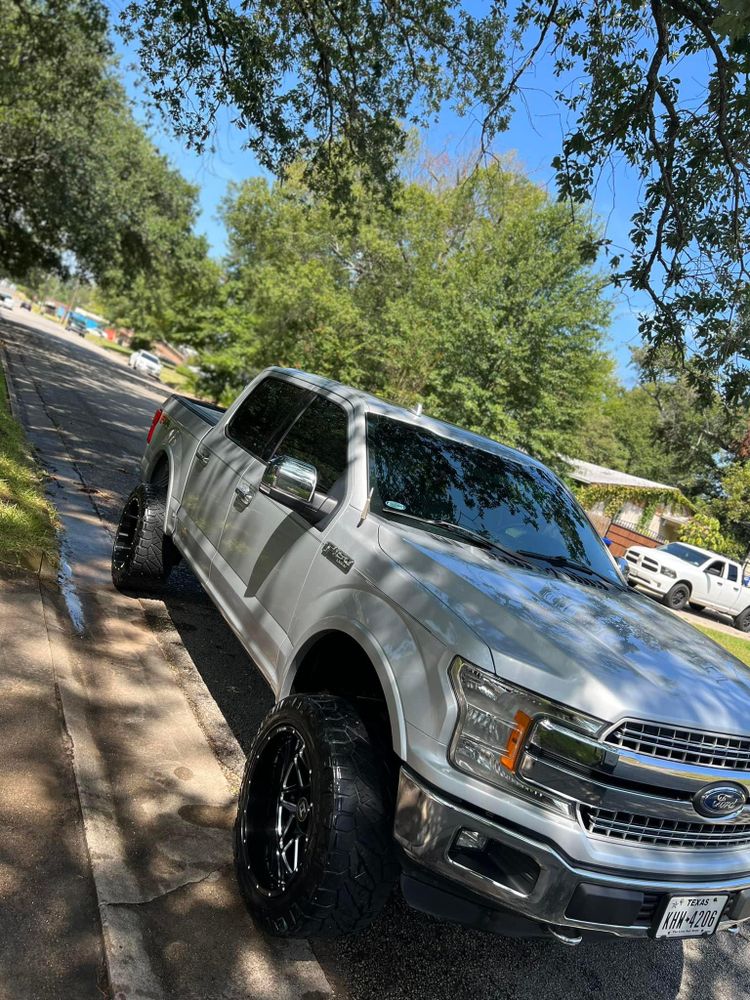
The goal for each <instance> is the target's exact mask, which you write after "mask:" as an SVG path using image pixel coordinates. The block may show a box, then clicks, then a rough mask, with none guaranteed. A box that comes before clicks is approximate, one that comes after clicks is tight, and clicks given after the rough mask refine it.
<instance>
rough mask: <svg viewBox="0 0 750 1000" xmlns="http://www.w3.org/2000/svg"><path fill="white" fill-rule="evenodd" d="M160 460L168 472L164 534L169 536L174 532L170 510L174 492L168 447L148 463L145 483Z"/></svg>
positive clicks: (148, 480) (172, 462)
mask: <svg viewBox="0 0 750 1000" xmlns="http://www.w3.org/2000/svg"><path fill="white" fill-rule="evenodd" d="M162 460H164V461H165V462H166V463H167V469H168V472H169V481H168V484H167V505H166V506H167V512H166V517H165V520H164V533H165V534H167V535H171V534H172V532H173V531H174V511H173V510H172V494H173V492H174V458H173V456H172V452H171V450H170V449H169V448H168V447H163V448H162V449H161V451H159V452H158V454H157V455H155V456H154V460H153V461H152V462H150V463H149V470H148V478H147V480H146V482H151V480H152V479H153V475H154V471H155V470H156V469H157V468H158V466H159V465H160V464H161V462H162Z"/></svg>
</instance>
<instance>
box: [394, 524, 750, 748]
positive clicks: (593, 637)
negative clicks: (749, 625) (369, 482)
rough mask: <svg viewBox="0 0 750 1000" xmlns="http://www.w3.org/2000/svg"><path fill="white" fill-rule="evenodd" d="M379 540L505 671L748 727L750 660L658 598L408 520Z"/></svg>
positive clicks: (636, 713)
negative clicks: (516, 558)
mask: <svg viewBox="0 0 750 1000" xmlns="http://www.w3.org/2000/svg"><path fill="white" fill-rule="evenodd" d="M379 541H380V547H381V549H382V550H383V552H384V553H385V554H386V555H387V556H388V557H389V558H390V559H393V560H394V561H395V562H397V563H398V564H399V565H400V566H401V567H402V568H403V569H404V570H405V571H406V572H407V573H409V574H410V575H411V576H412V577H414V579H415V580H416V581H417V582H418V583H419V585H420V586H422V587H423V588H425V589H426V590H428V591H429V592H430V593H431V594H433V595H434V597H435V598H437V599H438V600H439V601H441V602H442V603H443V604H444V605H445V607H446V608H447V609H449V610H450V611H451V612H452V613H454V614H456V615H458V616H459V617H460V618H461V620H462V621H463V622H464V623H465V624H466V625H467V626H468V627H469V628H471V629H472V631H473V632H474V633H475V634H476V635H477V636H478V637H479V638H481V639H482V640H483V641H484V642H485V643H486V644H487V646H489V648H490V650H491V652H492V658H493V662H494V665H495V670H496V672H497V674H498V675H499V676H501V677H503V678H505V679H506V680H508V681H511V682H513V683H515V684H519V685H521V686H522V687H525V688H529V689H530V690H532V691H536V692H538V693H540V694H543V695H545V696H546V697H548V698H551V699H553V700H555V701H559V702H561V703H563V704H565V705H569V706H571V707H573V708H577V709H579V710H580V711H582V712H586V713H588V714H590V715H593V716H596V717H597V718H600V719H603V720H605V721H608V722H617V721H619V720H620V719H623V718H637V719H645V720H651V721H655V722H662V723H665V724H666V723H671V724H673V725H680V726H690V727H695V728H699V729H707V730H710V731H713V732H726V733H735V734H744V733H747V732H748V730H750V724H749V723H748V721H747V720H748V718H750V670H748V668H747V667H745V666H744V664H743V663H741V662H740V661H739V660H737V659H736V658H735V657H733V656H732V655H731V654H730V653H728V652H727V651H726V650H724V649H723V648H722V647H721V646H718V645H717V644H716V643H714V642H712V641H711V640H710V639H708V638H707V637H706V636H704V635H703V634H702V633H700V632H698V631H697V630H696V629H694V628H693V627H692V626H691V625H689V624H688V623H687V622H686V621H684V620H683V619H680V618H678V617H677V616H676V615H674V614H672V612H670V611H668V610H667V609H666V608H662V607H660V606H659V605H657V604H655V603H654V602H653V601H652V600H651V599H650V598H648V597H645V596H644V595H642V594H639V593H637V592H635V591H633V590H630V589H629V588H620V587H617V586H615V585H613V586H607V585H606V584H604V583H603V582H602V583H601V585H600V584H599V582H598V581H597V579H596V578H592V582H591V583H588V582H584V581H583V580H582V579H581V578H579V577H573V576H572V575H567V574H566V573H565V572H563V571H559V570H557V569H551V568H550V569H549V570H547V569H545V568H543V567H542V568H540V569H536V568H529V569H526V568H518V567H517V566H515V565H511V564H510V563H508V562H506V561H504V560H503V559H502V558H501V557H498V556H495V555H493V554H492V552H489V551H486V550H483V549H480V548H477V547H474V546H471V545H468V544H466V543H463V542H461V541H453V540H452V539H448V538H443V537H441V536H438V535H434V534H431V533H429V532H426V531H421V530H415V529H411V528H402V527H401V526H400V525H399V526H394V527H391V526H390V525H385V524H381V525H380V527H379ZM407 601H408V598H407ZM406 610H407V611H408V610H409V608H408V607H407V608H406ZM456 653H459V654H460V653H461V650H460V649H457V650H456Z"/></svg>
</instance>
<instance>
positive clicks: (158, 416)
mask: <svg viewBox="0 0 750 1000" xmlns="http://www.w3.org/2000/svg"><path fill="white" fill-rule="evenodd" d="M162 413H164V410H162V409H161V407H159V409H158V410H157V411H156V413H155V414H154V419H153V420H152V421H151V426H150V427H149V429H148V434H147V435H146V444H151V438H152V437H153V436H154V431H155V430H156V425H157V424H158V423H159V421H160V420H161V415H162Z"/></svg>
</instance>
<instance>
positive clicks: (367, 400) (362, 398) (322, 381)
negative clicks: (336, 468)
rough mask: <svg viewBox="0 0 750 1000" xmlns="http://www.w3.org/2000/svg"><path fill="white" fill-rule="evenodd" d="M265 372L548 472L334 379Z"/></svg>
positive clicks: (488, 441) (514, 451)
mask: <svg viewBox="0 0 750 1000" xmlns="http://www.w3.org/2000/svg"><path fill="white" fill-rule="evenodd" d="M268 370H269V371H273V372H276V373H277V374H279V375H292V376H294V377H295V378H299V379H304V381H306V382H309V383H310V384H311V385H315V386H317V387H318V388H320V389H327V390H328V391H329V392H335V393H336V395H337V396H341V397H343V398H344V399H348V400H350V401H351V402H353V403H360V404H362V405H363V406H364V407H365V409H366V410H367V411H368V412H369V413H380V414H383V415H384V416H389V417H393V418H394V419H398V420H405V421H406V422H408V423H411V424H414V425H415V426H418V427H426V428H428V429H429V430H432V431H434V432H435V433H436V434H441V435H442V436H443V437H450V438H454V439H456V440H460V441H465V442H466V443H467V444H471V445H473V446H474V447H477V448H484V449H485V450H486V451H493V452H496V453H497V454H501V455H503V456H504V457H506V458H509V459H512V460H513V461H515V462H520V463H521V464H523V465H532V466H535V467H536V468H539V469H546V468H547V467H546V466H545V465H544V463H543V462H540V461H538V460H537V459H536V458H532V457H531V455H529V454H527V453H526V452H525V451H520V450H519V449H518V448H511V447H510V446H509V445H505V444H501V443H500V442H499V441H494V440H493V439H492V438H488V437H485V436H484V435H483V434H476V433H475V432H474V431H469V430H466V428H464V427H458V426H457V425H456V424H450V423H448V422H447V421H445V420H438V419H437V418H435V417H430V416H428V415H427V414H425V413H420V414H418V413H416V412H415V411H414V410H410V409H408V408H407V407H405V406H396V405H395V404H394V403H387V402H386V401H385V400H384V399H380V398H379V397H378V396H373V395H372V394H371V393H369V392H363V391H362V390H361V389H354V388H353V387H352V386H350V385H344V383H343V382H337V381H336V380H335V379H332V378H326V377H325V376H323V375H313V374H312V373H311V372H305V371H300V370H298V369H296V368H279V367H275V366H274V367H272V368H270V369H268Z"/></svg>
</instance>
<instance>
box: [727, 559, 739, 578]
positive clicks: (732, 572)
mask: <svg viewBox="0 0 750 1000" xmlns="http://www.w3.org/2000/svg"><path fill="white" fill-rule="evenodd" d="M727 579H728V580H730V581H731V582H732V583H737V579H738V573H737V567H736V566H733V565H732V564H731V563H730V564H729V565H728V566H727Z"/></svg>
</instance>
